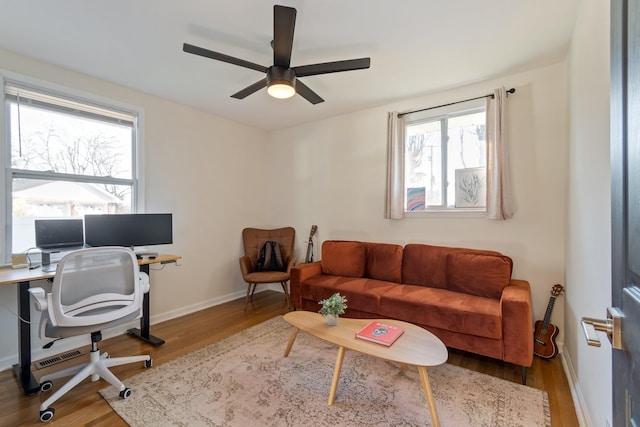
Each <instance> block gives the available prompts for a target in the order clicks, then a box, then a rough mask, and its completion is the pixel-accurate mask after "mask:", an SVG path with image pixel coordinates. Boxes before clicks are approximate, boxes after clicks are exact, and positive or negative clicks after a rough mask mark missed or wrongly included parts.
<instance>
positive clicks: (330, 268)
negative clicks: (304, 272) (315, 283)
mask: <svg viewBox="0 0 640 427" xmlns="http://www.w3.org/2000/svg"><path fill="white" fill-rule="evenodd" d="M320 263H321V265H322V273H323V274H330V275H335V276H347V277H362V276H364V271H365V248H364V244H363V243H361V242H351V241H342V240H325V241H324V242H323V243H322V259H321V260H320Z"/></svg>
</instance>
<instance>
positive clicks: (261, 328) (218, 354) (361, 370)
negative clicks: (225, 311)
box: [100, 316, 551, 427]
mask: <svg viewBox="0 0 640 427" xmlns="http://www.w3.org/2000/svg"><path fill="white" fill-rule="evenodd" d="M290 332H291V326H289V325H288V324H287V323H286V322H285V321H284V320H282V317H281V316H279V317H276V318H273V319H271V320H268V321H266V322H264V323H261V324H259V325H256V326H254V327H252V328H249V329H247V330H245V331H243V332H240V333H238V334H236V335H233V336H231V337H229V338H226V339H224V340H222V341H219V342H217V343H214V344H211V345H209V346H207V347H205V348H202V349H200V350H198V351H195V352H193V353H190V354H187V355H185V356H182V357H180V358H178V359H175V360H173V361H171V362H168V363H165V364H163V365H159V366H154V367H153V368H151V369H148V370H145V371H144V372H143V373H141V374H138V375H136V376H134V377H132V378H130V379H128V380H127V381H126V385H127V387H129V388H131V389H132V390H133V393H132V395H131V397H130V398H128V399H124V400H123V399H120V398H119V397H118V395H117V392H116V391H115V389H114V388H113V387H109V388H105V389H104V390H101V392H100V393H101V394H102V396H103V397H104V398H105V399H106V400H107V401H108V402H109V404H110V405H111V406H112V407H113V409H114V410H115V411H116V412H117V413H118V415H120V416H121V417H122V418H123V419H124V420H125V421H126V422H127V423H129V424H130V425H131V426H134V427H136V426H190V427H191V426H241V427H244V426H273V427H276V426H314V427H320V426H431V425H432V424H431V417H430V415H429V409H428V407H427V404H426V400H425V397H424V393H423V391H422V388H421V385H420V378H419V375H418V371H417V369H416V368H415V367H409V368H408V369H407V370H402V369H401V368H400V366H399V365H398V364H395V363H391V362H386V361H382V360H379V359H375V358H372V357H370V356H366V355H362V354H359V353H356V352H354V351H349V350H347V351H346V353H345V357H344V364H343V367H342V374H341V376H340V383H339V385H338V390H337V394H336V399H335V403H334V405H333V406H328V405H327V398H328V395H329V389H330V386H331V379H332V376H333V368H334V363H335V360H336V355H337V348H336V346H334V345H332V344H328V343H326V342H324V341H321V340H319V339H317V338H314V337H312V336H310V335H308V334H305V333H303V332H300V333H299V334H298V337H297V339H296V342H295V344H294V346H293V349H292V350H291V353H290V354H289V357H286V358H285V357H283V353H284V350H285V347H286V344H287V340H288V338H289V334H290ZM428 372H429V378H430V380H431V386H432V388H433V393H434V396H435V400H436V405H437V407H438V413H439V416H440V421H441V424H442V425H443V426H451V427H454V426H455V427H460V426H509V427H517V426H523V427H524V426H526V427H530V426H550V425H551V422H550V417H549V404H548V399H547V394H546V393H545V392H543V391H540V390H537V389H534V388H531V387H527V386H523V385H520V384H516V383H512V382H508V381H505V380H501V379H497V378H494V377H491V376H488V375H485V374H480V373H477V372H473V371H469V370H466V369H463V368H459V367H456V366H452V365H448V364H444V365H441V366H438V367H434V368H429V371H428Z"/></svg>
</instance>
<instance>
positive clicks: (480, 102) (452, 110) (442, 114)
mask: <svg viewBox="0 0 640 427" xmlns="http://www.w3.org/2000/svg"><path fill="white" fill-rule="evenodd" d="M477 112H484V113H485V117H486V114H487V104H486V99H485V98H481V99H473V100H470V101H463V102H458V103H455V104H452V105H446V106H442V107H437V108H432V109H428V110H423V111H418V112H415V113H409V114H406V117H405V120H404V130H403V135H404V140H403V141H402V162H403V165H404V164H405V162H406V156H405V155H406V144H407V141H408V136H407V135H408V132H407V129H408V128H409V127H410V126H413V125H416V124H419V123H425V122H435V121H440V122H441V130H444V131H443V132H441V135H440V138H441V141H440V143H441V150H442V155H441V157H442V159H441V160H442V164H441V168H442V177H441V179H442V182H446V178H447V173H448V172H447V169H448V164H447V161H448V143H447V135H448V132H447V129H448V120H449V119H450V118H453V117H458V116H464V115H468V114H474V113H477ZM485 167H486V166H485ZM403 168H404V166H403ZM442 191H443V193H444V194H446V187H445V188H443V189H442ZM402 197H403V210H404V217H405V218H424V217H431V218H436V217H477V218H483V217H485V216H486V213H487V208H486V206H485V207H478V208H456V207H448V206H446V202H447V200H446V197H445V198H444V200H445V202H444V203H445V205H439V206H432V207H429V206H426V207H425V209H424V210H421V211H408V210H406V209H407V182H406V176H404V173H403V179H402Z"/></svg>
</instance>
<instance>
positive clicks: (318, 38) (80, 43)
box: [0, 0, 580, 130]
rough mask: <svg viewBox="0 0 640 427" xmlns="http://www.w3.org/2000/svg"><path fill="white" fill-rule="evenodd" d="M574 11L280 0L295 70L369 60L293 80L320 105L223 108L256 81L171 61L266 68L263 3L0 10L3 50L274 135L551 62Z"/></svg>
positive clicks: (519, 2)
mask: <svg viewBox="0 0 640 427" xmlns="http://www.w3.org/2000/svg"><path fill="white" fill-rule="evenodd" d="M579 1H580V0H396V1H393V0H340V1H337V0H279V1H277V4H281V5H284V6H290V7H295V8H296V9H297V20H296V28H295V36H294V42H293V55H292V60H291V65H292V66H298V65H307V64H314V63H319V62H328V61H337V60H343V59H352V58H360V57H370V58H371V68H370V69H368V70H358V71H349V72H343V73H336V74H325V75H320V76H311V77H305V78H302V79H301V81H303V82H304V83H305V84H306V85H307V86H309V87H310V88H311V89H313V90H314V91H315V92H317V93H318V94H319V95H320V96H321V97H322V98H324V99H325V102H323V103H320V104H318V105H312V104H310V103H309V102H307V101H306V100H305V99H304V98H302V97H300V96H295V97H294V98H291V99H288V100H276V99H274V98H271V97H269V96H268V95H267V93H266V90H265V89H262V90H260V91H259V92H257V93H254V94H253V95H250V96H249V97H247V98H245V99H244V100H237V99H233V98H231V97H230V95H231V94H233V93H235V92H237V91H239V90H241V89H243V88H244V87H246V86H248V85H250V84H252V83H254V82H256V81H258V80H260V79H261V78H263V77H264V75H263V74H261V73H259V72H257V71H254V70H250V69H245V68H241V67H238V66H234V65H230V64H226V63H222V62H218V61H214V60H211V59H208V58H203V57H199V56H195V55H191V54H187V53H184V52H182V44H183V43H184V42H187V43H190V44H194V45H197V46H201V47H204V48H206V49H210V50H214V51H218V52H222V53H225V54H227V55H231V56H235V57H238V58H241V59H245V60H247V61H251V62H254V63H258V64H262V65H265V66H269V65H271V64H272V62H273V53H272V51H271V47H270V42H271V40H272V38H273V5H274V4H275V3H274V2H268V1H264V0H226V1H222V0H110V1H104V0H103V1H87V0H58V1H55V0H20V1H17V0H0V10H1V11H2V12H1V13H0V48H2V49H5V50H9V51H13V52H16V53H19V54H22V55H25V56H29V57H33V58H36V59H40V60H43V61H46V62H49V63H52V64H56V65H59V66H62V67H66V68H68V69H71V70H75V71H79V72H81V73H85V74H88V75H91V76H95V77H98V78H101V79H104V80H107V81H111V82H115V83H118V84H121V85H124V86H127V87H130V88H134V89H137V90H140V91H143V92H146V93H150V94H154V95H157V96H160V97H163V98H167V99H170V100H173V101H176V102H179V103H182V104H187V105H190V106H193V107H196V108H199V109H202V110H206V111H209V112H211V113H213V114H216V115H219V116H222V117H227V118H230V119H233V120H236V121H239V122H242V123H246V124H249V125H252V126H256V127H259V128H263V129H267V130H273V129H282V128H286V127H290V126H294V125H297V124H300V123H305V122H311V121H316V120H320V119H323V118H327V117H331V116H335V115H338V114H344V113H347V112H351V111H357V110H361V109H364V108H368V107H373V106H377V105H383V104H388V103H391V102H394V101H397V100H402V99H407V98H412V97H415V96H419V95H423V94H427V93H432V92H435V91H439V90H442V89H445V88H451V87H456V86H461V85H464V84H468V83H471V82H475V81H480V80H484V79H489V78H496V77H500V76H504V75H508V74H511V73H514V72H519V71H523V70H527V69H531V68H535V67H539V66H544V65H547V64H552V63H555V62H558V61H559V60H561V59H562V58H564V56H565V54H566V51H567V47H568V45H569V42H570V38H571V33H572V30H573V25H574V22H575V19H576V13H577V5H578V3H579ZM0 68H2V63H0Z"/></svg>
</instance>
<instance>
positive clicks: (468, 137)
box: [404, 102, 487, 212]
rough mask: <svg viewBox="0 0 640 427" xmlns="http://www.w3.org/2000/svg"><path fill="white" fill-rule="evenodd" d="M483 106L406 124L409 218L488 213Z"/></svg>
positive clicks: (427, 114) (433, 113)
mask: <svg viewBox="0 0 640 427" xmlns="http://www.w3.org/2000/svg"><path fill="white" fill-rule="evenodd" d="M481 104H482V105H478V102H475V103H474V102H472V103H465V104H457V105H455V106H453V108H455V110H452V107H449V110H448V111H447V110H444V111H443V109H438V110H430V111H424V112H421V113H413V114H411V115H408V116H407V117H406V118H405V129H404V135H405V140H404V196H405V204H404V206H405V212H425V211H446V210H448V211H451V210H456V211H458V210H465V211H469V210H475V211H484V210H485V205H486V200H485V199H486V158H487V156H486V114H485V113H486V107H485V106H484V102H481Z"/></svg>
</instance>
